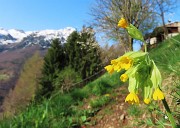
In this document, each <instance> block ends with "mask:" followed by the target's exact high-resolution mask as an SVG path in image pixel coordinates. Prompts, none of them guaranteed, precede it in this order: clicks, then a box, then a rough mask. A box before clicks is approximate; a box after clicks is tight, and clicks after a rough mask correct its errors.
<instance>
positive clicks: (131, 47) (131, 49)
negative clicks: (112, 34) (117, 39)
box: [129, 36, 133, 51]
mask: <svg viewBox="0 0 180 128" xmlns="http://www.w3.org/2000/svg"><path fill="white" fill-rule="evenodd" d="M129 51H133V38H131V37H130V36H129Z"/></svg>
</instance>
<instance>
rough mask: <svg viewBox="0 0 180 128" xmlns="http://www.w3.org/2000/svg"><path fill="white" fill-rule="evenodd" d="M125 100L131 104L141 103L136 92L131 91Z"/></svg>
mask: <svg viewBox="0 0 180 128" xmlns="http://www.w3.org/2000/svg"><path fill="white" fill-rule="evenodd" d="M125 102H128V103H129V104H134V103H136V104H139V98H138V96H137V95H136V94H135V93H134V92H130V93H129V94H128V95H127V97H126V99H125Z"/></svg>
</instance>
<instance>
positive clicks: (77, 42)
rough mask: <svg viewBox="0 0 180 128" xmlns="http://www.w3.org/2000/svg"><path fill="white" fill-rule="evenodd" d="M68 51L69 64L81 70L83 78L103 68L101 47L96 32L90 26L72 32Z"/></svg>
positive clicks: (68, 41)
mask: <svg viewBox="0 0 180 128" xmlns="http://www.w3.org/2000/svg"><path fill="white" fill-rule="evenodd" d="M66 50H67V51H66V52H67V53H68V58H69V65H70V66H71V67H72V68H74V69H75V71H77V72H79V73H80V74H81V76H82V78H83V79H85V78H87V77H88V76H90V75H92V74H94V73H96V72H97V71H99V70H100V69H101V59H100V49H99V45H98V43H97V41H96V39H95V33H94V31H93V29H92V28H90V27H83V29H82V31H81V32H79V33H78V32H74V33H72V34H71V35H70V36H69V37H68V40H67V44H66Z"/></svg>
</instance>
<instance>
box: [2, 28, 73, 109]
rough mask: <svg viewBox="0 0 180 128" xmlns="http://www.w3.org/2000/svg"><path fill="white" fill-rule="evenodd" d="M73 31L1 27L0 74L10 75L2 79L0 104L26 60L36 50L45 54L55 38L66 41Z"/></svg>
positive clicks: (65, 29) (62, 41)
mask: <svg viewBox="0 0 180 128" xmlns="http://www.w3.org/2000/svg"><path fill="white" fill-rule="evenodd" d="M73 31H75V29H74V28H72V27H67V28H64V29H59V30H42V31H29V32H24V31H23V30H17V29H10V30H6V29H3V28H0V76H1V75H6V76H8V79H7V80H1V79H0V106H1V103H2V100H3V99H4V97H5V96H6V95H7V94H8V92H9V90H10V89H12V88H14V86H15V84H16V81H17V80H18V78H19V74H20V72H21V70H22V66H23V64H24V62H25V61H26V60H27V59H28V58H29V57H31V56H32V55H33V54H34V53H35V52H36V51H38V52H39V53H40V55H42V56H44V55H45V54H46V52H47V48H48V47H49V46H50V44H51V42H52V40H53V39H55V38H59V40H60V41H61V43H65V42H66V39H67V37H68V36H69V35H70V34H71V33H72V32H73ZM0 111H1V108H0Z"/></svg>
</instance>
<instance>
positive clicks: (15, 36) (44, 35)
mask: <svg viewBox="0 0 180 128" xmlns="http://www.w3.org/2000/svg"><path fill="white" fill-rule="evenodd" d="M73 31H75V28H72V27H67V28H64V29H59V30H49V29H47V30H41V31H27V32H24V31H23V30H17V29H9V30H6V29H3V28H0V44H1V45H6V44H11V43H23V41H26V44H28V42H29V44H38V43H39V42H41V44H42V43H43V41H44V42H46V43H47V42H49V43H50V42H51V41H52V40H53V39H55V38H59V39H60V40H61V41H62V43H64V41H66V39H67V37H68V36H69V35H70V34H71V33H72V32H73ZM32 38H35V39H32ZM38 39H40V41H38ZM32 41H34V42H32Z"/></svg>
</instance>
